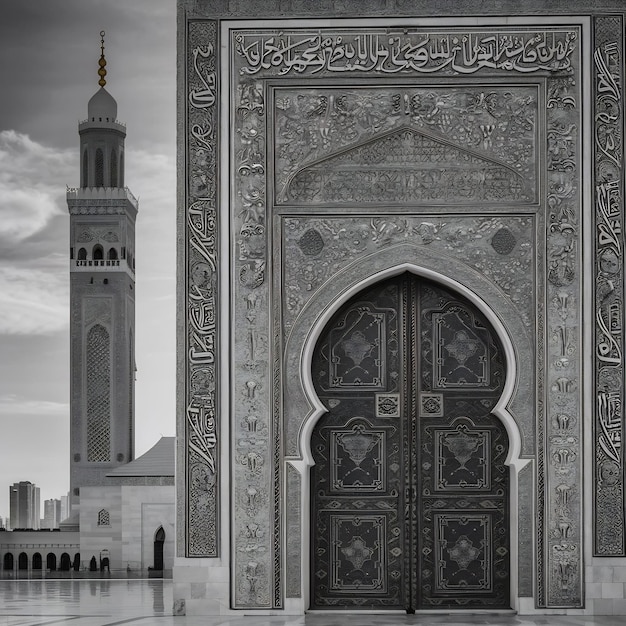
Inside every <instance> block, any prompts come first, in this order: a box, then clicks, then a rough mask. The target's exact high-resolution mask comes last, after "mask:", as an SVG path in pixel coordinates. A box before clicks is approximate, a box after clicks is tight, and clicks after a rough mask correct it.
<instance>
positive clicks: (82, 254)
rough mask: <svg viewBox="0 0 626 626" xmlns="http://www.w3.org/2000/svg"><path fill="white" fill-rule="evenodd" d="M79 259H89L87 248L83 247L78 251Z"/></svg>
mask: <svg viewBox="0 0 626 626" xmlns="http://www.w3.org/2000/svg"><path fill="white" fill-rule="evenodd" d="M76 258H77V259H78V260H79V261H86V260H87V250H85V248H81V249H80V250H79V251H78V256H77V257H76Z"/></svg>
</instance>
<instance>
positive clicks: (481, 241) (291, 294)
mask: <svg viewBox="0 0 626 626" xmlns="http://www.w3.org/2000/svg"><path fill="white" fill-rule="evenodd" d="M282 223H283V244H282V247H283V250H284V254H285V255H286V256H285V262H284V268H283V271H284V274H285V276H284V290H285V291H284V293H285V298H284V303H283V311H282V318H283V333H284V335H285V336H286V334H287V333H288V332H289V329H290V328H291V326H292V325H293V321H294V319H295V317H296V316H297V315H298V314H299V313H300V311H301V310H302V308H303V307H304V306H305V305H306V303H307V301H308V299H309V297H310V296H311V295H312V294H313V293H314V292H315V291H316V290H317V289H319V288H320V286H321V285H322V284H323V283H324V281H325V280H326V279H327V278H328V277H329V276H332V275H333V274H336V273H337V272H339V271H340V270H341V269H342V268H344V267H346V266H347V265H349V264H350V263H352V262H353V261H354V260H355V259H358V258H359V257H360V256H365V255H369V254H372V253H373V252H375V251H376V250H377V249H381V248H382V247H387V246H390V245H394V244H397V243H401V242H405V241H406V242H410V243H413V244H418V245H423V246H428V247H429V249H430V250H433V249H435V250H439V251H441V253H442V254H444V255H451V256H454V257H456V258H461V259H463V260H464V262H465V263H467V264H468V265H470V266H471V267H473V268H475V269H477V270H478V271H480V272H481V273H482V274H483V275H485V276H488V277H489V278H491V279H492V280H493V281H494V282H495V283H496V284H497V285H498V286H499V287H500V288H501V289H502V291H503V293H504V294H505V295H506V297H508V298H509V299H510V300H511V301H512V302H513V303H514V304H515V305H516V307H517V308H518V309H519V310H520V313H521V314H522V316H523V319H524V321H525V323H526V324H527V326H528V328H529V330H530V329H531V327H532V324H533V321H532V320H533V319H534V311H535V303H534V298H535V294H536V291H535V288H534V283H533V270H532V267H533V237H534V235H533V229H534V219H533V218H532V217H531V216H526V217H520V216H511V217H506V218H505V217H501V216H497V217H463V218H461V217H458V216H455V218H454V219H450V218H447V217H439V216H420V217H415V216H393V215H386V216H385V217H372V218H366V219H363V218H362V217H346V218H338V217H326V218H324V217H285V218H284V219H283V222H282ZM505 227H506V229H507V232H509V233H511V237H514V238H515V241H516V254H515V255H510V256H507V255H503V254H502V253H501V252H497V251H496V250H495V249H494V246H493V239H494V237H496V235H498V233H501V231H502V230H503V229H504V228H505ZM312 231H314V232H316V233H317V236H316V237H318V238H319V240H320V242H321V243H323V245H318V246H317V249H319V252H318V253H317V255H313V254H311V250H310V249H308V248H307V249H306V251H303V250H302V246H301V244H300V242H301V241H302V238H303V237H304V236H305V235H307V233H310V232H312ZM513 233H514V234H513ZM309 236H310V235H309Z"/></svg>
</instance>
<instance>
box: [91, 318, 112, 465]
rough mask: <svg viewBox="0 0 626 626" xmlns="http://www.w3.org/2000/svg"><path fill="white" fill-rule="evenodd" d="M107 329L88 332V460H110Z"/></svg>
mask: <svg viewBox="0 0 626 626" xmlns="http://www.w3.org/2000/svg"><path fill="white" fill-rule="evenodd" d="M110 342H111V339H110V335H109V331H108V330H107V329H106V328H105V327H104V326H103V325H102V324H95V325H94V326H92V327H91V328H90V329H89V332H88V333H87V461H88V462H90V463H98V462H107V461H110V460H111V346H110Z"/></svg>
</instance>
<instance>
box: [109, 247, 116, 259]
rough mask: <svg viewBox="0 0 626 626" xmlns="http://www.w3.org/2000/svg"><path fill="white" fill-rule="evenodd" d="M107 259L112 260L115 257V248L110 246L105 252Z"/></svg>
mask: <svg viewBox="0 0 626 626" xmlns="http://www.w3.org/2000/svg"><path fill="white" fill-rule="evenodd" d="M107 259H109V260H110V261H114V260H116V259H117V250H116V249H115V248H110V249H109V251H108V252H107Z"/></svg>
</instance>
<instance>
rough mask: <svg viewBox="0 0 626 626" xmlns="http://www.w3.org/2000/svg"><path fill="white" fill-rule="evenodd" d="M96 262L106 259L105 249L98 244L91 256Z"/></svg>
mask: <svg viewBox="0 0 626 626" xmlns="http://www.w3.org/2000/svg"><path fill="white" fill-rule="evenodd" d="M91 256H92V258H93V260H94V261H102V259H104V249H103V248H102V246H101V245H100V244H96V245H95V246H94V247H93V252H92V254H91Z"/></svg>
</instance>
